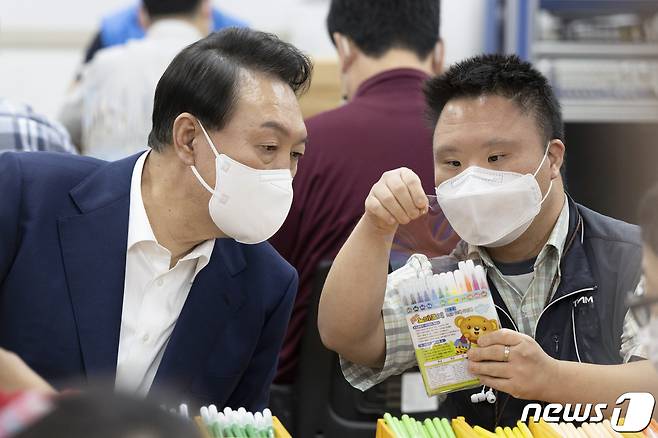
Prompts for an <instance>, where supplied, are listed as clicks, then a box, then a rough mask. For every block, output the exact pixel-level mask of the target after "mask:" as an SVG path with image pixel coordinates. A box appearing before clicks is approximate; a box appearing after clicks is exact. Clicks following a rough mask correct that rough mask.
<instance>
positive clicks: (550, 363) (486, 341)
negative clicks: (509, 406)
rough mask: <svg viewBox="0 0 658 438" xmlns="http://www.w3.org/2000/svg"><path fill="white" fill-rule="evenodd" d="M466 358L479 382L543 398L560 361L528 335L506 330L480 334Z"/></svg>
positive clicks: (526, 396)
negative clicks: (475, 345) (475, 344)
mask: <svg viewBox="0 0 658 438" xmlns="http://www.w3.org/2000/svg"><path fill="white" fill-rule="evenodd" d="M468 359H469V367H468V369H469V371H470V372H471V373H472V374H474V375H476V376H477V377H478V378H479V379H480V382H481V383H482V384H483V385H486V386H491V387H492V388H494V389H497V390H499V391H503V392H506V393H508V394H510V395H512V396H513V397H516V398H521V399H526V400H545V399H546V394H547V393H548V392H549V391H548V388H549V387H550V386H551V385H554V384H555V382H556V381H557V376H558V374H559V363H560V361H558V360H556V359H553V358H552V357H550V356H549V355H548V354H546V352H545V351H544V350H543V349H542V348H541V347H540V346H539V344H538V343H537V342H536V341H535V340H534V339H533V338H531V337H530V336H527V335H524V334H522V333H519V332H516V331H513V330H508V329H501V330H496V331H494V332H491V333H487V334H486V335H483V336H481V337H480V338H479V339H478V343H477V347H473V348H471V349H470V350H469V351H468Z"/></svg>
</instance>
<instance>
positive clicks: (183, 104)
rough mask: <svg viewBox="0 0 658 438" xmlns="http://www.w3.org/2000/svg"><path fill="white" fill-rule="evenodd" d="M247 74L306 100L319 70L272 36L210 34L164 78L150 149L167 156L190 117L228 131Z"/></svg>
mask: <svg viewBox="0 0 658 438" xmlns="http://www.w3.org/2000/svg"><path fill="white" fill-rule="evenodd" d="M241 70H250V71H255V72H259V73H264V74H266V75H270V76H273V77H275V78H277V79H280V80H281V81H282V82H285V83H286V84H288V85H289V86H290V88H292V90H293V91H294V92H295V93H296V94H297V95H300V94H302V93H303V92H305V91H306V90H307V89H308V87H309V86H310V81H311V72H312V70H313V65H312V63H311V60H310V59H309V58H308V57H307V56H306V55H304V54H303V53H302V52H300V51H299V50H298V49H297V48H295V47H294V46H293V45H292V44H289V43H286V42H284V41H281V40H280V39H279V38H278V37H276V36H275V35H272V34H270V33H265V32H259V31H255V30H251V29H247V28H236V27H233V28H228V29H224V30H222V31H220V32H216V33H213V34H210V35H209V36H207V37H206V38H203V39H201V40H199V41H197V42H196V43H194V44H192V45H190V46H188V47H186V48H185V49H183V50H182V51H181V52H180V53H179V54H178V55H176V57H175V58H174V60H173V61H172V62H171V64H169V67H167V70H165V72H164V74H163V75H162V77H161V78H160V81H159V82H158V85H157V86H156V89H155V99H154V103H153V128H152V130H151V133H150V134H149V138H148V143H149V146H151V147H152V148H153V149H155V150H156V151H161V150H163V149H164V148H165V147H166V146H167V145H169V144H171V143H172V128H173V124H174V120H176V117H178V116H179V115H180V114H181V113H184V112H189V113H191V114H193V115H194V116H195V117H198V118H199V119H200V120H201V122H202V123H203V125H204V126H205V128H206V129H222V128H223V127H224V126H225V125H226V123H227V122H228V121H229V119H230V117H231V115H232V114H233V110H234V109H235V106H236V103H237V100H238V97H239V89H240V72H241Z"/></svg>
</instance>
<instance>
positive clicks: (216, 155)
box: [190, 119, 219, 194]
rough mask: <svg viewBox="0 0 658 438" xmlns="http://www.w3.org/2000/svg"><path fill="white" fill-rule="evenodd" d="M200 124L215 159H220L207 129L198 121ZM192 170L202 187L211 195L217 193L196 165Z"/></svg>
mask: <svg viewBox="0 0 658 438" xmlns="http://www.w3.org/2000/svg"><path fill="white" fill-rule="evenodd" d="M197 121H198V122H199V126H200V127H201V131H203V135H205V136H206V140H207V141H208V144H209V145H210V149H212V152H213V153H214V154H215V158H217V157H219V153H218V152H217V149H216V148H215V144H214V143H213V142H212V140H211V139H210V136H209V135H208V132H207V131H206V128H204V127H203V123H201V120H199V119H197ZM190 167H191V168H192V172H193V173H194V176H196V179H198V180H199V182H200V183H201V185H202V186H203V187H205V188H206V190H208V191H209V192H210V193H211V194H214V193H215V190H214V189H213V188H212V187H210V185H208V183H207V182H206V181H205V180H204V179H203V178H202V177H201V174H200V173H199V171H198V170H196V167H195V166H194V165H192V166H190Z"/></svg>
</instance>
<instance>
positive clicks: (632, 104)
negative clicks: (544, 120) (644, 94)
mask: <svg viewBox="0 0 658 438" xmlns="http://www.w3.org/2000/svg"><path fill="white" fill-rule="evenodd" d="M560 104H561V105H562V114H563V118H564V121H565V122H595V123H629V122H630V123H657V122H658V100H649V101H614V100H609V101H602V100H570V99H562V100H561V101H560Z"/></svg>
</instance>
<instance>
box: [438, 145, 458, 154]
mask: <svg viewBox="0 0 658 438" xmlns="http://www.w3.org/2000/svg"><path fill="white" fill-rule="evenodd" d="M455 152H459V148H458V147H456V146H450V145H442V146H437V147H436V149H435V151H434V155H438V154H452V153H455Z"/></svg>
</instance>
